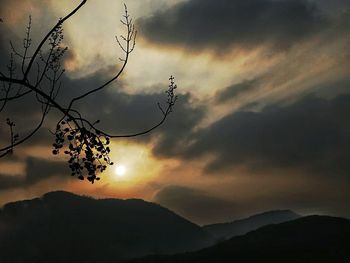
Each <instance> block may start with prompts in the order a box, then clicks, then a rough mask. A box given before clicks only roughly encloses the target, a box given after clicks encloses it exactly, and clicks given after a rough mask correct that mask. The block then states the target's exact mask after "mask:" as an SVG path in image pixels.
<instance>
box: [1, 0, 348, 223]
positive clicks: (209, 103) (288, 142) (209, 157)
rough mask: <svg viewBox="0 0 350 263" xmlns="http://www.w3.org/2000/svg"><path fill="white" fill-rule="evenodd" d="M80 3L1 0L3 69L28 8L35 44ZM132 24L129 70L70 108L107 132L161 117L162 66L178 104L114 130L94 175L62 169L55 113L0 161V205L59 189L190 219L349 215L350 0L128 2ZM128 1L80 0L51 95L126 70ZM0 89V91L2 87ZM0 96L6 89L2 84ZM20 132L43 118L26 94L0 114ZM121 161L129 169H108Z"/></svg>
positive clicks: (63, 97) (67, 27)
mask: <svg viewBox="0 0 350 263" xmlns="http://www.w3.org/2000/svg"><path fill="white" fill-rule="evenodd" d="M79 3H80V1H78V0H74V1H68V0H63V1H49V0H46V1H44V0H11V1H10V0H1V1H0V17H1V18H2V20H3V23H0V31H1V33H0V58H1V59H0V62H1V63H0V64H1V65H0V68H1V69H4V68H5V67H6V65H7V64H8V61H9V41H10V40H11V41H13V43H14V45H15V47H18V48H20V47H21V43H22V41H23V37H24V33H25V28H26V26H27V22H28V16H29V15H31V16H32V41H33V46H35V45H37V44H38V42H39V41H40V40H41V39H42V36H43V35H45V34H46V32H47V31H48V30H49V29H50V27H52V26H53V25H54V24H55V23H56V21H57V19H58V18H59V17H63V16H65V14H67V13H69V11H70V10H72V9H73V8H74V7H75V6H77V5H78V4H79ZM125 3H126V5H127V6H128V10H129V12H130V14H131V16H132V17H133V19H134V22H135V25H136V28H137V30H138V35H137V39H136V47H135V50H134V52H133V53H132V54H131V58H130V60H129V62H128V65H127V68H126V69H125V71H124V72H123V75H122V76H121V77H120V78H119V79H118V80H117V81H116V82H114V83H113V84H111V85H110V86H108V88H106V89H105V90H103V91H101V92H99V93H96V94H94V95H93V96H90V97H87V98H86V99H85V100H84V101H83V102H81V103H80V104H79V105H78V107H79V110H80V112H81V113H83V114H84V116H86V117H87V118H89V119H90V120H91V121H95V120H97V119H100V120H101V123H100V124H99V125H100V126H99V127H101V128H103V129H104V130H106V131H109V132H113V133H132V132H137V131H139V130H143V129H145V128H148V127H151V126H152V125H153V124H156V123H157V122H158V121H159V120H160V119H161V117H162V115H161V112H160V111H159V109H158V107H157V102H161V103H164V101H165V100H166V94H165V91H166V89H167V86H168V84H169V81H168V79H169V77H170V76H171V75H173V76H175V81H176V84H177V85H178V88H177V95H178V101H177V102H176V105H175V107H174V110H173V112H172V113H171V115H170V116H169V118H168V119H167V120H166V122H165V123H164V125H162V126H161V127H160V128H158V129H157V130H155V131H154V132H152V133H151V134H148V135H144V136H140V137H137V138H132V139H116V140H113V141H112V145H111V151H112V152H111V159H112V160H113V162H114V163H115V165H114V166H112V167H109V168H108V169H107V171H106V172H104V173H103V174H102V175H101V180H100V181H98V182H96V183H95V184H90V183H88V182H87V181H80V180H77V179H76V178H72V177H71V176H69V174H70V171H69V168H68V165H67V159H66V157H65V156H64V154H62V155H59V156H54V155H52V154H51V151H52V146H51V145H52V143H53V141H54V137H53V135H52V134H51V133H50V130H53V129H54V127H55V120H56V121H57V118H58V115H57V112H52V113H51V114H50V115H49V117H48V119H47V121H46V122H45V124H44V127H43V128H42V129H41V130H40V131H39V132H38V133H37V134H36V135H35V136H34V137H33V138H32V139H31V140H30V141H28V142H26V143H24V144H22V145H20V146H18V147H17V148H15V152H14V154H13V155H11V156H7V157H5V158H1V159H0V205H3V204H5V203H7V202H10V201H14V200H20V199H28V198H33V197H36V196H40V195H42V194H44V193H46V192H48V191H53V190H59V189H60V190H67V191H72V192H75V193H78V194H82V195H89V196H95V197H98V198H104V197H115V198H142V199H145V200H148V201H152V202H156V203H159V204H161V205H163V206H165V207H167V208H169V209H171V210H173V211H175V212H177V213H178V214H180V215H182V216H184V217H186V218H188V219H190V220H192V221H193V222H196V223H198V224H208V223H214V222H225V221H230V220H234V219H237V218H241V217H244V216H247V215H251V214H253V213H258V212H263V211H266V210H272V209H292V210H294V211H296V212H299V213H301V214H315V213H318V214H329V215H336V216H344V217H350V209H349V208H350V207H349V202H350V191H349V189H350V177H349V174H350V154H349V149H350V121H349V116H350V115H349V114H350V86H349V85H350V49H349V44H350V3H349V1H347V0H321V1H319V0H318V1H316V0H249V1H247V0H235V1H232V0H215V1H214V0H171V1H170V0H167V1H165V0H143V1H137V0H125ZM123 8H124V7H123V3H122V2H121V1H116V0H99V1H97V0H95V1H94V0H88V1H87V3H86V5H84V6H83V8H81V9H80V10H79V12H78V13H76V14H75V15H74V16H73V17H72V18H71V19H69V20H68V21H67V22H66V23H65V24H64V27H63V28H64V36H65V38H64V45H65V46H68V48H69V49H68V52H67V54H66V55H65V57H64V58H63V62H62V64H63V65H64V67H65V69H66V73H65V76H64V79H63V86H62V89H61V91H60V93H59V96H58V98H57V99H58V100H59V101H61V102H62V103H64V102H66V103H67V101H68V99H69V98H70V97H71V96H73V95H74V94H79V92H81V91H84V90H87V89H90V88H93V87H96V86H98V85H99V84H101V83H103V82H104V81H106V80H108V78H110V77H111V76H113V74H115V72H116V71H117V70H118V68H120V61H119V60H118V57H119V56H120V55H121V50H120V49H118V44H117V43H116V41H115V36H116V35H120V34H122V32H123V27H122V25H121V24H120V19H121V17H122V15H123ZM0 94H2V93H0ZM2 95H3V94H2ZM7 117H10V118H11V120H13V121H15V123H16V130H17V131H18V132H19V134H20V136H23V135H24V134H26V132H28V131H29V130H30V129H31V128H32V127H33V125H35V123H36V122H37V120H38V117H40V105H37V103H36V101H35V98H34V97H33V96H27V97H25V98H23V99H21V100H18V101H16V102H13V103H9V104H8V105H7V106H6V108H5V109H4V110H3V111H2V112H1V113H0V124H1V125H0V143H1V145H6V142H7V141H6V139H7V138H8V130H7V128H6V125H3V124H4V121H5V120H6V118H7ZM118 167H119V169H120V167H123V168H125V173H124V174H122V175H121V174H120V173H119V174H118V173H117V172H116V169H117V168H118Z"/></svg>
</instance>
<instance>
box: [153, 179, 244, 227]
mask: <svg viewBox="0 0 350 263" xmlns="http://www.w3.org/2000/svg"><path fill="white" fill-rule="evenodd" d="M154 201H155V202H157V203H159V204H161V205H163V206H165V207H168V208H170V209H172V210H174V211H175V212H176V213H178V214H180V215H182V216H184V217H185V218H188V219H189V220H191V221H193V222H197V223H199V224H207V223H212V222H218V221H224V220H228V219H230V218H233V217H234V216H236V214H235V213H236V212H237V211H240V209H239V207H238V206H237V205H236V204H234V203H233V202H230V201H226V200H223V199H220V198H217V197H213V196H211V195H210V194H208V193H206V192H205V191H202V190H198V189H193V188H189V187H183V186H175V185H172V186H167V187H165V188H163V189H162V190H160V191H159V192H158V193H157V194H156V196H155V197H154Z"/></svg>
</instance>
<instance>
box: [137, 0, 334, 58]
mask: <svg viewBox="0 0 350 263" xmlns="http://www.w3.org/2000/svg"><path fill="white" fill-rule="evenodd" d="M138 23H139V27H140V29H141V30H140V31H141V34H142V35H143V37H144V38H146V39H147V40H149V41H151V42H153V43H159V44H168V45H179V46H185V47H187V48H190V49H192V50H197V49H213V50H216V51H222V50H224V51H225V50H227V49H230V48H231V47H244V48H251V47H256V46H259V45H262V44H268V45H272V46H274V47H275V48H277V49H285V48H288V47H290V46H291V45H293V44H294V43H297V42H298V41H300V40H302V39H304V38H307V37H310V36H311V35H313V34H315V33H317V32H319V31H320V30H322V28H323V27H325V26H326V25H327V24H328V21H327V19H326V18H325V17H324V16H322V15H321V14H320V12H319V10H318V8H317V7H316V5H315V4H311V3H310V2H309V1H301V0H283V1H274V0H250V1H246V0H236V1H231V0H218V1H212V0H189V1H184V2H180V3H179V4H177V5H174V6H172V7H171V8H169V9H166V10H161V11H158V12H157V13H155V14H154V15H153V16H151V17H148V18H142V19H140V20H139V21H138Z"/></svg>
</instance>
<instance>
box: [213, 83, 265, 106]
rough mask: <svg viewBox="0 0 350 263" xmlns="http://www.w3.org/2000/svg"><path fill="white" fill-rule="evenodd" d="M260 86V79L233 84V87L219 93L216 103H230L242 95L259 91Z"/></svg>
mask: <svg viewBox="0 0 350 263" xmlns="http://www.w3.org/2000/svg"><path fill="white" fill-rule="evenodd" d="M258 86H259V80H258V79H252V80H244V81H242V82H240V83H237V84H232V85H231V86H228V87H226V88H224V89H223V90H220V91H218V92H217V93H216V96H215V101H216V103H225V102H228V101H230V100H231V99H234V98H236V97H237V96H239V95H241V94H244V93H247V92H250V91H253V90H255V89H257V87H258Z"/></svg>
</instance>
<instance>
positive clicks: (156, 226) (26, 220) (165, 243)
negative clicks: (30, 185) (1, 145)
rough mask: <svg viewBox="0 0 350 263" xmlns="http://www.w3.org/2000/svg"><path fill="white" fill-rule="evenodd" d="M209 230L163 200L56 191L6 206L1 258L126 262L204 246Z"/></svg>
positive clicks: (1, 217)
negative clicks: (158, 202)
mask: <svg viewBox="0 0 350 263" xmlns="http://www.w3.org/2000/svg"><path fill="white" fill-rule="evenodd" d="M210 242H211V239H210V237H209V235H208V234H207V233H206V232H205V231H203V230H202V229H201V228H200V227H199V226H197V225H195V224H193V223H191V222H189V221H187V220H185V219H184V218H182V217H180V216H178V215H176V214H174V213H173V212H171V211H169V210H168V209H165V208H163V207H161V206H159V205H156V204H153V203H149V202H145V201H142V200H137V199H131V200H117V199H103V200H95V199H92V198H88V197H81V196H77V195H74V194H71V193H67V192H52V193H48V194H46V195H44V196H43V197H42V198H37V199H33V200H28V201H20V202H15V203H9V204H7V205H5V206H4V208H3V209H2V210H0V262H1V263H17V262H26V263H32V262H35V263H41V262H45V263H48V262H49V263H55V262H62V263H63V262H65V263H66V262H68V263H69V262H84V263H90V262H94V263H104V262H120V261H121V260H125V259H128V258H132V257H137V256H144V255H148V254H154V253H175V252H184V251H189V250H195V249H199V248H203V247H205V246H207V245H208V244H210Z"/></svg>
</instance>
